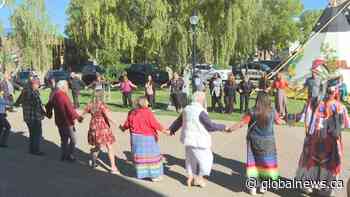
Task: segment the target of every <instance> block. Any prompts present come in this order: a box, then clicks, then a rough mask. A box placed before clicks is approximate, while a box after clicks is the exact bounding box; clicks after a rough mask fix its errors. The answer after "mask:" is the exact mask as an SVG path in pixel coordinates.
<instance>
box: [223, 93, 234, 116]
mask: <svg viewBox="0 0 350 197" xmlns="http://www.w3.org/2000/svg"><path fill="white" fill-rule="evenodd" d="M224 100H225V112H226V113H233V111H234V104H235V100H236V99H235V97H234V96H225V99H224Z"/></svg>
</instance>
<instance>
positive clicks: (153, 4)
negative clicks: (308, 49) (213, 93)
mask: <svg viewBox="0 0 350 197" xmlns="http://www.w3.org/2000/svg"><path fill="white" fill-rule="evenodd" d="M194 11H195V12H196V13H197V14H198V16H199V18H200V21H199V24H198V26H197V31H196V34H197V46H196V48H197V49H198V56H199V57H198V60H199V62H208V63H214V64H219V65H221V66H227V65H229V64H230V63H231V62H234V61H237V60H241V59H247V58H249V57H251V56H253V55H254V54H255V52H256V50H257V49H259V50H265V51H271V50H273V49H274V48H276V49H278V50H282V49H284V48H286V47H288V45H289V43H291V42H294V41H296V40H298V39H299V38H301V37H303V36H302V35H303V34H304V32H303V31H306V28H304V30H303V31H301V30H300V28H301V26H302V25H301V24H300V23H302V22H300V21H303V20H304V19H303V18H301V19H300V20H296V18H298V17H300V15H301V13H302V11H303V6H302V3H301V0H244V1H238V0H237V1H236V0H235V1H234V0H201V1H199V0H103V1H96V0H71V1H70V5H69V8H68V10H67V14H68V17H69V23H68V25H67V28H66V34H67V35H68V37H69V38H71V39H73V40H74V41H75V42H76V43H77V45H78V47H79V48H80V51H81V52H82V53H85V54H87V55H88V56H89V57H90V58H93V59H96V60H97V61H98V63H100V64H103V65H117V64H118V63H119V62H121V61H122V62H127V63H133V62H137V63H154V62H155V63H158V64H160V65H161V66H173V67H174V68H177V69H179V68H182V67H184V66H185V65H187V64H188V63H189V62H190V60H191V55H192V53H191V51H192V42H193V40H192V33H193V32H192V29H191V26H190V22H189V18H190V16H191V15H192V13H193V12H194ZM302 17H306V18H305V20H306V19H307V20H310V21H312V20H314V19H313V18H311V19H310V17H312V16H309V15H305V16H302Z"/></svg>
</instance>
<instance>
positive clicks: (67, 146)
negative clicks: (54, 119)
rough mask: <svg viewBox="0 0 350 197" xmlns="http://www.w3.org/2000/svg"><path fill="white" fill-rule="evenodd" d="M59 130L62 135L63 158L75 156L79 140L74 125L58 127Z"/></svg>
mask: <svg viewBox="0 0 350 197" xmlns="http://www.w3.org/2000/svg"><path fill="white" fill-rule="evenodd" d="M58 130H59V132H60V136H61V159H62V160H66V159H69V158H73V157H74V156H73V154H74V150H75V145H76V142H77V140H76V136H75V129H74V127H73V126H71V127H58Z"/></svg>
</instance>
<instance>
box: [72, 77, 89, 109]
mask: <svg viewBox="0 0 350 197" xmlns="http://www.w3.org/2000/svg"><path fill="white" fill-rule="evenodd" d="M69 86H70V88H71V90H72V97H73V103H74V107H75V108H76V109H78V108H79V107H80V103H79V96H80V90H81V89H82V88H83V87H84V86H85V84H84V83H83V81H82V80H80V78H79V76H78V75H77V74H75V73H74V72H72V73H71V78H70V80H69Z"/></svg>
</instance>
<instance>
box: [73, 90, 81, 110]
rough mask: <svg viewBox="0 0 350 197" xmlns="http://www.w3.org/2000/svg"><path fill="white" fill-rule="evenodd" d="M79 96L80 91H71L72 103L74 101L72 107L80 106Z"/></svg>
mask: <svg viewBox="0 0 350 197" xmlns="http://www.w3.org/2000/svg"><path fill="white" fill-rule="evenodd" d="M79 96H80V92H79V91H72V97H73V103H74V107H75V108H79V107H80V103H79Z"/></svg>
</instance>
